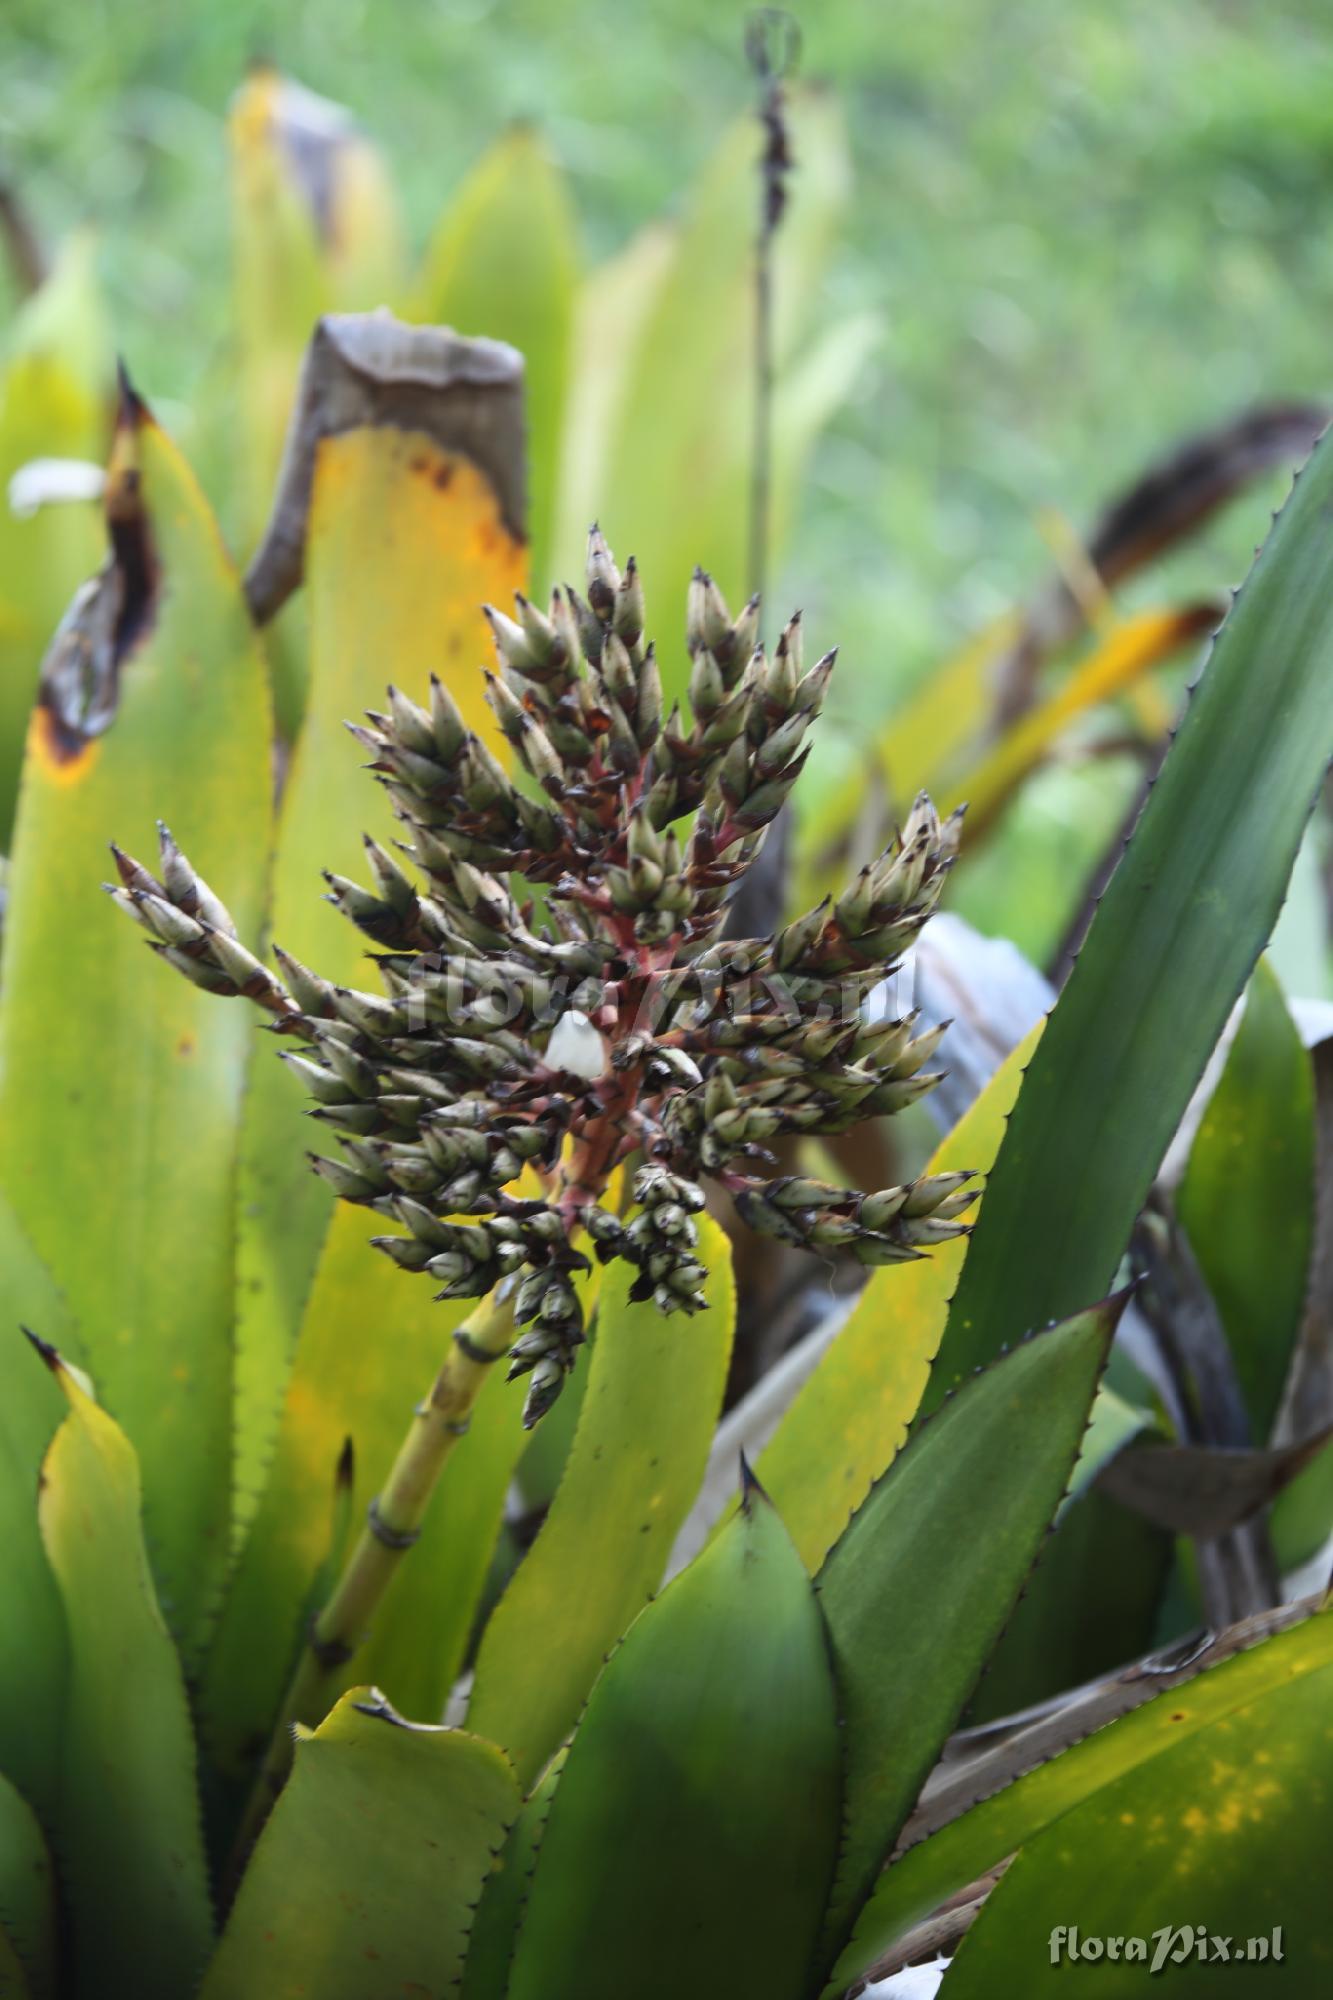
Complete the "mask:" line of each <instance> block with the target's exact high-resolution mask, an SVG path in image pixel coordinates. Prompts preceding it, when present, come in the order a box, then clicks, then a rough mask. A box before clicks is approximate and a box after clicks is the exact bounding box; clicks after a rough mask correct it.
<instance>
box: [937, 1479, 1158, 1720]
mask: <svg viewBox="0 0 1333 2000" xmlns="http://www.w3.org/2000/svg"><path fill="white" fill-rule="evenodd" d="M1174 1553H1175V1543H1174V1541H1173V1540H1172V1537H1171V1536H1170V1535H1168V1534H1166V1533H1164V1532H1163V1530H1162V1529H1161V1528H1158V1527H1154V1526H1153V1524H1152V1523H1151V1522H1150V1521H1145V1520H1144V1519H1143V1518H1142V1516H1141V1515H1138V1514H1132V1513H1130V1512H1129V1510H1128V1509H1127V1508H1125V1507H1122V1506H1120V1505H1119V1503H1118V1502H1117V1501H1115V1500H1112V1499H1110V1498H1109V1497H1108V1496H1107V1495H1106V1494H1105V1493H1101V1492H1099V1491H1097V1489H1096V1488H1094V1489H1093V1490H1092V1491H1091V1492H1088V1493H1083V1494H1081V1495H1080V1496H1079V1497H1078V1498H1076V1499H1073V1500H1071V1501H1070V1503H1069V1506H1068V1507H1067V1509H1066V1510H1065V1512H1064V1513H1063V1514H1062V1515H1061V1517H1060V1520H1059V1524H1058V1526H1057V1527H1056V1530H1055V1533H1054V1534H1053V1535H1052V1536H1051V1538H1050V1540H1049V1542H1048V1543H1047V1544H1046V1546H1045V1548H1044V1549H1043V1550H1042V1553H1041V1561H1040V1563H1039V1564H1038V1566H1037V1569H1036V1571H1035V1572H1034V1574H1033V1576H1032V1579H1031V1581H1030V1583H1029V1585H1028V1588H1027V1590H1026V1591H1025V1592H1024V1593H1023V1598H1022V1601H1021V1603H1019V1604H1018V1605H1016V1606H1015V1608H1014V1615H1013V1617H1012V1618H1011V1619H1010V1621H1009V1623H1008V1625H1007V1626H1006V1627H1005V1631H1004V1636H1003V1638H1002V1639H1001V1640H1000V1643H999V1644H998V1646H997V1647H996V1648H995V1651H994V1653H993V1655H992V1656H991V1660H990V1664H989V1665H988V1667H987V1669H986V1676H985V1679H984V1680H983V1681H982V1682H981V1685H980V1687H979V1688H978V1689H977V1695H976V1700H975V1701H974V1702H973V1703H972V1705H971V1706H970V1707H969V1709H968V1713H967V1719H968V1721H969V1722H972V1723H979V1722H989V1721H992V1720H994V1719H995V1718H996V1717H998V1716H1003V1715H1013V1714H1015V1713H1016V1712H1017V1711H1018V1710H1019V1709H1022V1708H1027V1707H1028V1706H1029V1705H1030V1704H1032V1703H1034V1702H1039V1701H1045V1700H1046V1699H1047V1698H1048V1697H1049V1696H1051V1695H1056V1694H1060V1693H1062V1692H1063V1690H1064V1689H1066V1688H1071V1687H1078V1686H1079V1685H1080V1683H1081V1682H1083V1681H1087V1680H1091V1679H1092V1678H1093V1676H1094V1675H1096V1674H1103V1673H1106V1672H1107V1671H1108V1670H1109V1669H1110V1668H1112V1667H1118V1666H1119V1665H1120V1664H1121V1663H1122V1662H1123V1661H1125V1660H1129V1659H1133V1658H1134V1657H1135V1656H1136V1655H1137V1654H1140V1653H1146V1652H1147V1651H1148V1650H1149V1648H1150V1647H1151V1646H1152V1644H1153V1640H1154V1637H1155V1635H1156V1633H1157V1631H1158V1629H1159V1618H1160V1614H1161V1607H1162V1600H1163V1596H1164V1594H1165V1591H1166V1587H1167V1583H1168V1581H1169V1579H1170V1575H1171V1563H1172V1558H1173V1555H1174Z"/></svg>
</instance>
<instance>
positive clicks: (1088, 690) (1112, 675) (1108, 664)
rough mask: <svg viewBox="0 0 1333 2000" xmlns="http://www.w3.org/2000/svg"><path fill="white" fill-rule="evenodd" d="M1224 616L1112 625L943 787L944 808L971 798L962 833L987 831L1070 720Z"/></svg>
mask: <svg viewBox="0 0 1333 2000" xmlns="http://www.w3.org/2000/svg"><path fill="white" fill-rule="evenodd" d="M1219 616H1220V614H1219V612H1218V610H1217V607H1216V606H1215V605H1211V604H1194V605H1190V606H1189V607H1188V608H1187V609H1185V610H1183V611H1177V610H1165V611H1143V612H1139V613H1136V614H1135V615H1134V616H1133V617H1129V618H1126V619H1124V620H1123V621H1122V622H1121V623H1120V624H1119V625H1117V626H1115V627H1114V628H1113V629H1112V630H1111V631H1110V632H1108V633H1107V635H1106V636H1105V637H1104V638H1103V639H1101V640H1100V641H1099V642H1098V644H1097V645H1096V646H1094V648H1093V650H1092V652H1091V653H1089V654H1088V656H1087V658H1086V659H1084V660H1082V661H1081V662H1080V663H1079V665H1078V666H1077V667H1076V668H1075V669H1074V671H1073V672H1072V673H1071V674H1070V675H1069V677H1068V679H1067V680H1065V681H1064V682H1063V683H1062V684H1061V686H1060V687H1059V689H1058V690H1057V692H1056V693H1055V694H1053V695H1052V696H1051V697H1050V699H1049V700H1048V701H1044V702H1042V703H1041V704H1040V706H1039V707H1037V708H1034V709H1031V710H1029V712H1028V713H1027V714H1026V715H1024V716H1021V717H1020V718H1019V720H1018V721H1017V722H1016V723H1014V725H1013V726H1012V728H1011V729H1009V730H1008V732H1007V733H1006V734H1005V735H1004V736H1003V737H1001V739H1000V741H999V742H998V743H997V744H996V745H995V747H994V749H993V750H991V751H989V752H987V754H986V755H984V756H983V757H981V758H980V759H979V760H978V762H977V763H975V764H974V765H973V766H972V768H971V770H969V771H968V772H966V773H965V775H964V776H963V777H961V778H960V779H958V781H957V782H956V783H955V784H954V785H953V786H951V787H950V789H949V791H948V792H947V793H946V794H945V797H944V800H943V802H942V809H943V810H951V809H952V808H953V806H955V805H959V804H961V803H962V802H963V801H964V800H966V802H967V806H968V814H967V819H966V821H965V823H964V827H963V837H964V840H965V841H966V840H975V839H976V838H977V837H978V836H979V835H980V834H981V833H983V832H984V831H985V830H986V828H987V827H988V826H989V825H990V823H991V821H992V820H993V819H994V818H995V815H996V814H997V813H998V812H999V811H1000V810H1001V808H1002V807H1003V806H1004V805H1005V804H1006V803H1007V801H1008V800H1009V799H1010V798H1011V797H1012V796H1013V793H1014V792H1015V791H1016V790H1017V788H1018V786H1019V785H1020V784H1021V783H1022V782H1023V780H1024V778H1025V777H1027V775H1028V773H1029V772H1030V771H1032V770H1034V769H1035V767H1036V766H1037V765H1038V764H1039V763H1040V762H1041V761H1042V759H1043V758H1044V757H1045V756H1046V754H1047V753H1048V751H1049V750H1050V748H1051V746H1052V745H1053V744H1054V743H1056V742H1057V741H1058V740H1059V738H1060V736H1061V735H1062V734H1063V733H1064V731H1065V730H1066V729H1067V728H1068V727H1069V725H1070V723H1071V722H1073V721H1075V720H1076V718H1077V717H1078V716H1080V715H1083V714H1086V712H1087V711H1088V710H1089V709H1091V708H1097V707H1099V706H1100V705H1101V703H1103V702H1106V701H1113V700H1114V699H1115V698H1116V697H1117V696H1118V695H1122V694H1124V693H1126V692H1127V691H1128V690H1129V689H1130V688H1132V687H1133V686H1134V685H1135V684H1136V683H1137V682H1138V681H1139V680H1140V679H1141V678H1142V676H1143V675H1144V674H1146V673H1148V672H1150V671H1151V669H1152V668H1153V667H1156V666H1160V665H1161V663H1162V662H1163V660H1168V659H1170V657H1171V655H1172V654H1173V653H1178V652H1180V651H1181V649H1182V648H1183V647H1185V646H1187V645H1189V644H1190V643H1191V641H1192V640H1195V639H1198V638H1199V637H1201V636H1202V634H1203V633H1205V632H1209V631H1211V630H1213V628H1214V627H1215V626H1216V624H1217V622H1218V619H1219Z"/></svg>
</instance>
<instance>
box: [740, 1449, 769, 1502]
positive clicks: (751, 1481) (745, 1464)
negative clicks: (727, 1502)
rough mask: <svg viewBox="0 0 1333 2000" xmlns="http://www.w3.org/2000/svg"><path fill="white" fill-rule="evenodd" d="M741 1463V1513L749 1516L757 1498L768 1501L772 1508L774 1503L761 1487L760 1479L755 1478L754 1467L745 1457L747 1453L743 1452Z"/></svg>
mask: <svg viewBox="0 0 1333 2000" xmlns="http://www.w3.org/2000/svg"><path fill="white" fill-rule="evenodd" d="M740 1462H741V1465H740V1470H741V1512H742V1513H744V1514H748V1513H749V1511H750V1507H751V1505H752V1503H753V1502H754V1500H755V1499H756V1498H758V1499H760V1500H764V1501H767V1503H768V1505H769V1506H770V1507H771V1506H772V1504H773V1503H772V1501H771V1500H770V1499H769V1496H768V1494H767V1493H766V1492H765V1491H764V1488H763V1487H762V1486H761V1485H760V1483H759V1481H758V1479H757V1478H756V1477H755V1471H754V1467H753V1466H752V1465H751V1463H750V1461H749V1459H748V1458H747V1457H746V1456H745V1453H744V1452H743V1451H742V1452H741V1453H740Z"/></svg>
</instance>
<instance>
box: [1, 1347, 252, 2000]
mask: <svg viewBox="0 0 1333 2000" xmlns="http://www.w3.org/2000/svg"><path fill="white" fill-rule="evenodd" d="M42 1358H43V1359H44V1360H45V1361H46V1364H47V1366H48V1367H49V1368H50V1369H51V1371H52V1373H53V1374H54V1375H55V1378H56V1380H57V1382H58V1383H59V1385H60V1388H61V1389H62V1390H63V1391H64V1394H65V1396H66V1398H67V1400H68V1403H69V1415H68V1416H67V1417H66V1418H65V1420H64V1422H63V1423H62V1424H61V1426H60V1429H59V1430H58V1431H57V1433H56V1436H55V1440H54V1442H53V1443H52V1445H51V1448H50V1450H49V1451H48V1452H47V1454H46V1462H45V1465H44V1466H43V1468H42V1486H41V1494H40V1497H39V1500H38V1512H39V1518H40V1521H41V1529H42V1540H43V1541H44V1543H45V1545H46V1553H47V1556H48V1558H49V1560H50V1563H51V1568H52V1570H53V1571H54V1572H55V1576H56V1580H57V1582H58V1584H59V1586H60V1594H61V1597H62V1599H63V1601H64V1607H65V1618H66V1622H67V1625H68V1629H69V1654H70V1673H69V1693H68V1698H67V1703H66V1710H65V1727H64V1737H63V1746H62V1747H63V1751H64V1785H63V1792H62V1798H61V1806H60V1814H59V1822H58V1833H57V1839H56V1850H57V1852H58V1854H59V1856H60V1866H61V1877H62V1882H63V1884H64V1888H65V1892H66V1895H67V1897H68V1905H69V1911H70V1932H71V1936H72V1939H73V1948H74V1969H75V1978H74V1990H75V1992H76V1993H78V1994H79V1995H89V1996H93V1995H104V1994H106V1993H114V1992H133V1993H135V1994H136V1995H141V1996H142V2000H159V1996H160V2000H180V1995H181V1994H182V1993H189V1992H191V1991H192V1990H193V1987H194V1982H195V1980H196V1979H197V1977H198V1975H199V1972H200V1970H201V1968H202V1966H203V1963H204V1959H205V1957H206V1955H207V1952H208V1948H209V1943H210V1939H211V1935H212V1910H211V1907H210V1903H209V1893H208V1878H207V1873H206V1869H205V1864H204V1850H203V1838H202V1834H201V1831H200V1821H199V1802H198V1798H197V1796H196V1792H195V1748H194V1737H193V1733H192V1731H191V1727H190V1713H189V1708H188V1705H187V1703H186V1698H185V1683H184V1680H183V1678H182V1675H181V1666H180V1661H179V1659H178V1658H177V1656H176V1652H175V1648H174V1647H173V1646H172V1643H171V1640H170V1638H169V1637H168V1635H167V1630H166V1627H165V1625H164V1624H163V1622H162V1616H161V1613H160V1612H159V1610H158V1605H157V1599H156V1597H155V1596H154V1593H153V1584H152V1579H151V1577H150V1575H149V1570H148V1561H147V1557H146V1555H145V1552H144V1544H143V1533H142V1526H141V1521H140V1490H139V1467H138V1462H137V1460H136V1458H135V1455H134V1450H133V1448H132V1446H131V1445H130V1444H129V1442H128V1440H127V1439H126V1437H125V1434H124V1432H123V1431H122V1430H121V1429H120V1428H119V1427H118V1426H117V1425H116V1424H115V1423H113V1422H112V1420H111V1418H110V1417H109V1416H107V1415H106V1413H105V1411H103V1410H100V1409H99V1408H98V1406H97V1404H96V1403H95V1402H94V1401H93V1400H92V1397H91V1396H90V1395H88V1394H86V1393H85V1391H84V1390H83V1388H82V1387H81V1386H80V1385H79V1383H78V1382H77V1381H76V1380H75V1379H74V1377H73V1376H72V1374H71V1373H70V1370H69V1368H68V1367H67V1366H66V1365H65V1364H64V1362H62V1361H61V1359H60V1357H59V1356H58V1355H57V1354H56V1353H55V1351H54V1349H47V1350H45V1351H44V1353H43V1356H42ZM37 1365H38V1364H37V1363H36V1361H34V1362H33V1366H37Z"/></svg>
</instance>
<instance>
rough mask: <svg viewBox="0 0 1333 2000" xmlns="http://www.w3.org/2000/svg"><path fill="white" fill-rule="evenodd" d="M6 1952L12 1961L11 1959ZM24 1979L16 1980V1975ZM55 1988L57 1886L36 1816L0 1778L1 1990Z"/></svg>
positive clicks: (43, 1996) (42, 1997) (37, 1994)
mask: <svg viewBox="0 0 1333 2000" xmlns="http://www.w3.org/2000/svg"><path fill="white" fill-rule="evenodd" d="M7 1954H8V1955H9V1957H10V1958H12V1961H13V1962H12V1964H10V1963H8V1962H7ZM16 1979H17V1980H18V1981H19V1982H21V1983H18V1984H15V1983H14V1982H15V1980H16ZM55 1989H56V1887H55V1876H54V1872H53V1870H52V1867H51V1857H50V1855H49V1854H48V1853H47V1851H46V1840H45V1838H44V1836H43V1833H42V1829H41V1826H40V1824H39V1822H38V1819H37V1815H36V1813H35V1812H34V1811H33V1809H32V1807H31V1806H30V1805H29V1804H28V1802H27V1800H26V1799H25V1798H24V1797H23V1796H22V1794H21V1793H20V1792H18V1791H16V1790H15V1788H14V1786H13V1785H11V1784H10V1783H9V1781H8V1779H6V1778H0V1994H4V1995H6V2000H8V1996H9V1995H10V1994H11V1993H13V1994H16V1995H20V1996H21V1995H25V1994H30V1995H31V1996H32V2000H51V1996H53V1995H54V1993H55Z"/></svg>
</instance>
